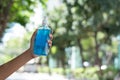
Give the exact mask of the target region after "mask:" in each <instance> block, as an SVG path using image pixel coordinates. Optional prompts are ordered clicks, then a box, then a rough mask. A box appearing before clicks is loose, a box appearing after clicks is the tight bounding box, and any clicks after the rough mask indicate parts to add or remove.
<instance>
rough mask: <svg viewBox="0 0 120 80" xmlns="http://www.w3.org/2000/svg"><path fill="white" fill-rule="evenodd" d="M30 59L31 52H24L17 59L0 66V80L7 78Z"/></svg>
mask: <svg viewBox="0 0 120 80" xmlns="http://www.w3.org/2000/svg"><path fill="white" fill-rule="evenodd" d="M32 58H33V57H32V51H31V50H26V51H25V52H23V53H22V54H21V55H19V56H18V57H16V58H14V59H13V60H11V61H9V62H7V63H5V64H3V65H2V66H0V80H4V79H5V78H7V77H8V76H9V75H11V74H12V73H13V72H15V71H16V70H18V69H19V68H20V67H21V66H23V65H24V64H25V63H26V62H28V61H29V60H31V59H32Z"/></svg>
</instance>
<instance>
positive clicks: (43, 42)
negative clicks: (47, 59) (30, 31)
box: [33, 18, 51, 56]
mask: <svg viewBox="0 0 120 80" xmlns="http://www.w3.org/2000/svg"><path fill="white" fill-rule="evenodd" d="M50 33H51V29H50V28H49V27H48V25H47V20H46V18H44V19H43V22H42V26H41V27H40V28H39V29H38V30H37V33H36V36H35V39H34V46H33V51H34V54H35V55H37V56H47V55H48V52H49V45H48V40H49V39H50V38H49V34H50Z"/></svg>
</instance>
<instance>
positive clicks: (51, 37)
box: [29, 29, 53, 57]
mask: <svg viewBox="0 0 120 80" xmlns="http://www.w3.org/2000/svg"><path fill="white" fill-rule="evenodd" d="M37 30H38V29H36V30H35V32H34V33H33V35H32V37H31V41H30V48H29V50H30V51H31V52H32V56H33V57H36V55H34V53H33V45H34V39H35V36H36V33H37ZM49 37H50V39H49V40H48V44H49V47H51V46H52V39H53V35H52V34H50V35H49Z"/></svg>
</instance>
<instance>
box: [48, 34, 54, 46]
mask: <svg viewBox="0 0 120 80" xmlns="http://www.w3.org/2000/svg"><path fill="white" fill-rule="evenodd" d="M49 36H50V40H48V44H49V46H50V47H51V46H52V39H53V35H52V34H50V35H49Z"/></svg>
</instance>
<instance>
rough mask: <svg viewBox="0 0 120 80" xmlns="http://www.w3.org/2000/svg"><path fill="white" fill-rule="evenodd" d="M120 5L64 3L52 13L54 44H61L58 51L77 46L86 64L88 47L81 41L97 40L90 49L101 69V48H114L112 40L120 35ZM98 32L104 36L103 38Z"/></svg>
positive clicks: (105, 0) (92, 0)
mask: <svg viewBox="0 0 120 80" xmlns="http://www.w3.org/2000/svg"><path fill="white" fill-rule="evenodd" d="M119 3H120V1H119V0H116V1H114V0H111V1H109V0H74V1H73V0H63V4H62V6H60V7H59V9H57V10H56V9H55V11H54V12H50V13H51V15H50V16H51V18H50V20H51V21H52V22H53V24H52V25H51V26H53V29H54V31H55V40H54V41H57V40H58V42H57V44H55V45H57V46H58V48H59V47H60V46H63V48H65V47H67V46H72V45H78V46H79V47H80V51H81V53H80V55H81V57H82V61H83V62H84V54H83V50H84V48H83V46H84V45H85V44H83V43H82V42H81V41H83V40H84V39H88V38H89V37H92V38H93V39H94V45H93V46H92V47H93V48H91V49H93V50H92V51H93V53H94V54H93V55H94V58H92V59H95V60H94V64H96V65H98V66H99V67H100V69H101V65H102V62H101V57H100V54H99V53H100V46H101V45H102V44H111V37H112V36H116V35H118V34H119V33H120V29H119V28H118V27H119V26H120V25H119V20H120V18H119V16H120V15H119V14H118V13H120V10H119V7H120V5H119ZM53 13H54V14H53ZM53 17H54V18H53ZM58 32H59V34H58ZM99 32H101V33H103V34H104V36H103V37H102V38H100V36H99ZM62 39H63V40H62ZM91 49H90V52H91Z"/></svg>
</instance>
